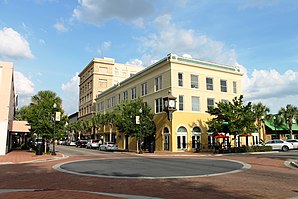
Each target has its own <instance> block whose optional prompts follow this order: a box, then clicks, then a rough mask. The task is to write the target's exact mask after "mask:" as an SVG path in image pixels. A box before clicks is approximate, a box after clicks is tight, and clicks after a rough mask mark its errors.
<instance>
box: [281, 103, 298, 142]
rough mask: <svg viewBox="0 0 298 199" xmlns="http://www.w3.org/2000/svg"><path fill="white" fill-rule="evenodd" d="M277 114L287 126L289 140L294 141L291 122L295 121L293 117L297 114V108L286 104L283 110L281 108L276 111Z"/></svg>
mask: <svg viewBox="0 0 298 199" xmlns="http://www.w3.org/2000/svg"><path fill="white" fill-rule="evenodd" d="M278 114H279V115H282V116H283V118H284V122H285V123H286V124H287V126H288V128H289V130H290V134H291V139H294V135H293V130H292V125H293V120H294V119H295V116H296V115H297V114H298V109H297V107H296V106H293V105H291V104H288V105H287V106H286V107H285V108H283V107H282V108H281V109H280V110H279V111H278Z"/></svg>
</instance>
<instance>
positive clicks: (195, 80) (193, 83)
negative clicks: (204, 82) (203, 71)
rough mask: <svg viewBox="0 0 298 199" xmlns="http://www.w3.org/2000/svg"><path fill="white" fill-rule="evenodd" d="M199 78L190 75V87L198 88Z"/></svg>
mask: <svg viewBox="0 0 298 199" xmlns="http://www.w3.org/2000/svg"><path fill="white" fill-rule="evenodd" d="M198 80H199V78H198V76H197V75H190V87H191V88H199V81H198Z"/></svg>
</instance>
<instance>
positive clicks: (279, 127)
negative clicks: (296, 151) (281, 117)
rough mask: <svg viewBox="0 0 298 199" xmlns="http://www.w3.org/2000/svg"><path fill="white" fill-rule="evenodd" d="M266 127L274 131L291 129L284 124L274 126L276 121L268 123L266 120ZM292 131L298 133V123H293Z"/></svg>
mask: <svg viewBox="0 0 298 199" xmlns="http://www.w3.org/2000/svg"><path fill="white" fill-rule="evenodd" d="M264 122H265V125H266V127H268V128H270V129H271V130H272V131H275V130H276V131H288V130H289V127H288V125H287V124H285V123H282V124H276V125H274V121H268V120H265V121H264ZM292 130H293V131H298V124H297V123H293V124H292Z"/></svg>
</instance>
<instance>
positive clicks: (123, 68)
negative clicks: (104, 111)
mask: <svg viewBox="0 0 298 199" xmlns="http://www.w3.org/2000/svg"><path fill="white" fill-rule="evenodd" d="M142 69H143V67H141V66H132V65H127V64H118V63H115V60H114V59H112V58H93V59H92V61H91V62H90V63H89V64H88V65H87V66H86V67H85V68H84V69H83V71H82V72H81V73H80V74H79V77H80V85H79V88H80V91H79V115H78V119H79V120H84V119H85V118H90V117H91V116H92V114H93V113H94V111H95V98H96V95H98V94H100V93H101V92H103V91H104V90H106V89H107V88H110V87H112V86H113V85H116V84H118V83H119V82H121V81H123V80H124V79H126V78H128V77H130V76H132V75H134V74H136V73H137V72H138V71H140V70H142Z"/></svg>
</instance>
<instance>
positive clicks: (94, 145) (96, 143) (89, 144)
mask: <svg viewBox="0 0 298 199" xmlns="http://www.w3.org/2000/svg"><path fill="white" fill-rule="evenodd" d="M86 148H87V149H88V148H90V149H98V148H99V140H92V139H91V140H88V142H87V145H86Z"/></svg>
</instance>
